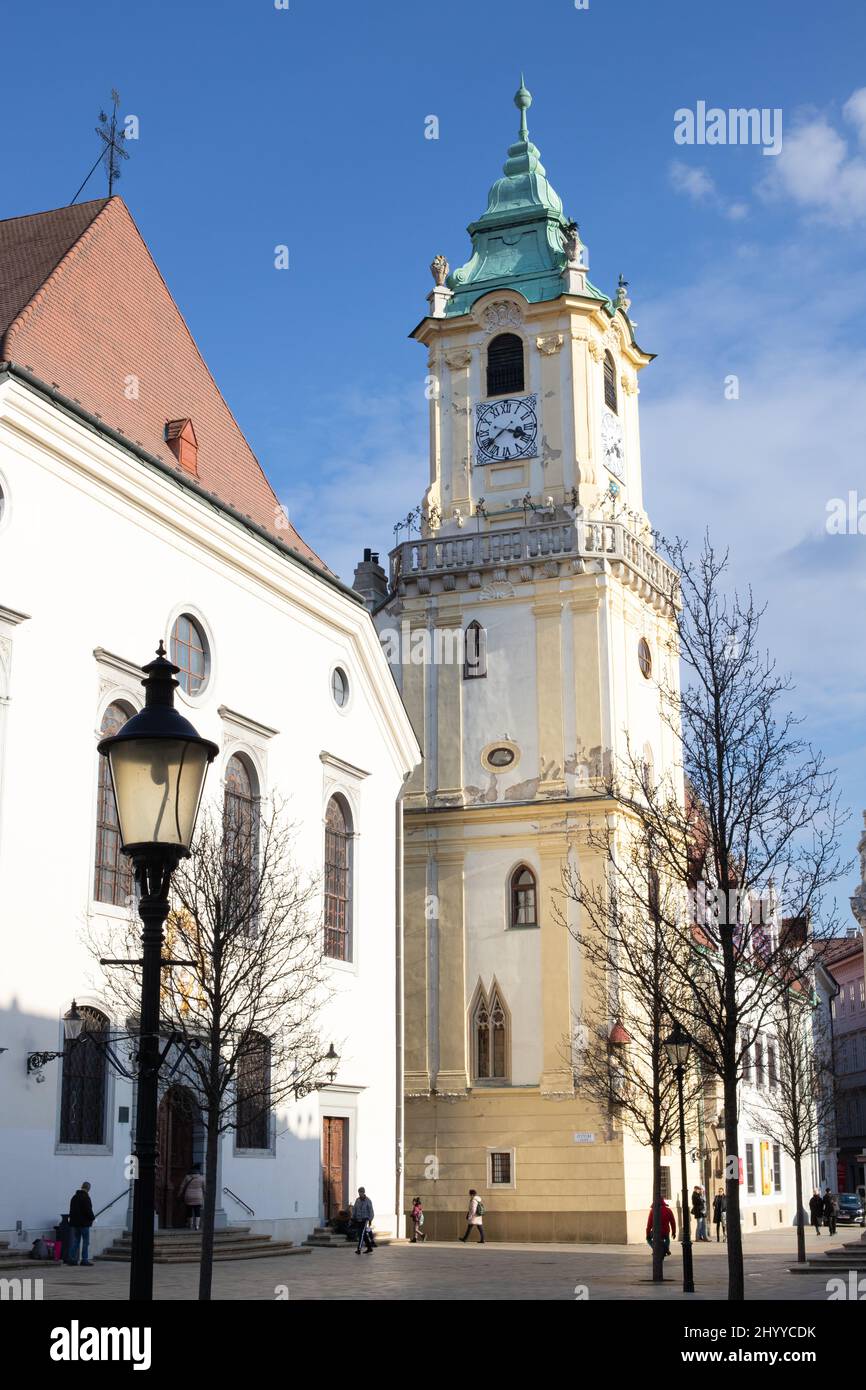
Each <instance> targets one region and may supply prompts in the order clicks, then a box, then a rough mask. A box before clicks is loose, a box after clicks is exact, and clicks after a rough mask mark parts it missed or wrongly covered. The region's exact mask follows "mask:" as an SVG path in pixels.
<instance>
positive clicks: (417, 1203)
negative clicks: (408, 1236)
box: [412, 1197, 427, 1245]
mask: <svg viewBox="0 0 866 1390" xmlns="http://www.w3.org/2000/svg"><path fill="white" fill-rule="evenodd" d="M426 1239H427V1236H426V1234H425V1231H424V1208H423V1207H422V1205H421V1198H420V1197H416V1198H415V1200H414V1201H413V1203H412V1244H413V1245H417V1243H418V1241H419V1240H426Z"/></svg>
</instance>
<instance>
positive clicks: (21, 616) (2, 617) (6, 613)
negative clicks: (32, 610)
mask: <svg viewBox="0 0 866 1390" xmlns="http://www.w3.org/2000/svg"><path fill="white" fill-rule="evenodd" d="M29 620H30V614H29V613H19V612H18V611H17V609H15V608H4V607H3V605H2V604H0V623H7V624H8V625H9V627H17V626H18V624H19V623H26V622H29Z"/></svg>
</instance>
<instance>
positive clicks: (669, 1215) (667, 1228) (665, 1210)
mask: <svg viewBox="0 0 866 1390" xmlns="http://www.w3.org/2000/svg"><path fill="white" fill-rule="evenodd" d="M661 1219H662V1237H663V1243H664V1252H665V1254H666V1255H669V1254H670V1253H671V1236H675V1235H676V1233H677V1218H676V1217H675V1216H674V1214H673V1212H672V1211H671V1209H670V1207H669V1206H668V1204H667V1202H666V1201H665V1199H664V1197H662V1207H661ZM646 1241H647V1245H650V1246H651V1245H652V1243H653V1209H652V1207H650V1209H649V1216H648V1217H647V1223H646Z"/></svg>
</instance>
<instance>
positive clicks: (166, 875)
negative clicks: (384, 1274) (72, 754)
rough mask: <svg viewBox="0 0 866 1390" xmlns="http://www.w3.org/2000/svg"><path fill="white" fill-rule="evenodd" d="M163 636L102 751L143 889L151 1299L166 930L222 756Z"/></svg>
mask: <svg viewBox="0 0 866 1390" xmlns="http://www.w3.org/2000/svg"><path fill="white" fill-rule="evenodd" d="M179 669H180V668H179V667H177V666H174V665H172V663H171V662H170V661H168V660H167V658H166V655H165V647H164V646H163V644H162V642H160V644H159V647H158V649H157V654H156V660H155V661H151V662H150V663H149V665H147V666H145V667H144V672H145V679H144V681H142V684H143V686H144V689H145V692H146V702H145V707H144V709H143V710H141V711H140V712H139V713H138V714H136V715H133V717H132V718H131V719H128V720H127V722H126V723H125V724H124V725H123V727H122V728H121V729H120V730H119V731H118V732H117V733H116V734H115V735H114V736H113V737H111V738H104V739H103V740H102V742H101V743H100V744H99V751H100V753H102V754H103V756H104V757H107V758H108V765H109V768H110V770H111V782H112V786H113V787H114V798H115V801H116V803H117V818H118V821H119V823H120V838H121V848H122V850H123V853H124V854H127V855H129V857H130V859H131V860H132V862H133V865H134V869H135V878H136V882H137V884H138V887H139V891H140V894H141V896H140V898H139V903H138V911H139V916H140V917H141V922H142V928H141V945H142V956H141V961H140V962H138V963H139V964H140V965H141V967H142V977H141V1022H140V1040H139V1049H138V1097H137V1112H136V1124H135V1159H136V1165H135V1172H136V1177H135V1188H134V1191H133V1206H132V1212H133V1215H132V1265H131V1270H130V1281H129V1296H130V1299H132V1300H134V1301H137V1302H149V1301H150V1300H151V1299H152V1297H153V1216H154V1197H155V1192H156V1126H157V1101H158V1084H159V1069H160V1065H161V1062H162V1058H161V1056H160V1049H159V1022H160V1019H159V997H160V972H161V970H162V967H163V966H164V965H166V964H171V963H172V962H167V961H164V960H163V959H162V929H163V925H164V923H165V919H166V917H167V916H168V913H169V902H168V891H169V885H170V883H171V876H172V874H173V872H174V870H175V869H176V868H177V865H178V863H179V862H180V860H181V859H182V858H183V857H184V856H186V855H188V854H189V848H190V843H191V841H192V837H193V831H194V830H195V822H196V817H197V815H198V808H199V804H200V802H201V796H202V791H203V789H204V781H205V776H206V774H207V769H208V764H209V763H210V762H212V761H213V759H214V758H215V757H216V754H217V753H218V752H219V749H218V748H217V745H216V744H215V743H211V742H209V741H208V740H207V739H204V738H200V737H199V735H198V734H197V733H196V731H195V729H194V728H193V726H192V724H190V723H189V721H188V720H186V719H184V717H183V716H182V715H181V714H179V713H178V711H177V710H176V709H175V708H174V689H175V686H176V685H177V681H176V680H175V676H176V674H177V672H178V670H179Z"/></svg>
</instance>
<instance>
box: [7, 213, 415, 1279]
mask: <svg viewBox="0 0 866 1390" xmlns="http://www.w3.org/2000/svg"><path fill="white" fill-rule="evenodd" d="M0 259H2V260H3V263H4V268H5V269H7V270H8V269H9V268H11V269H12V271H13V272H14V273H13V274H8V273H7V274H5V275H3V276H2V277H0V282H2V284H3V294H2V295H0V320H2V322H0V332H2V351H0V357H2V359H3V365H2V367H0V600H2V603H0V955H2V963H0V1047H2V1049H3V1051H2V1056H0V1152H2V1160H0V1167H2V1179H3V1180H2V1183H0V1238H4V1239H7V1240H11V1241H12V1242H13V1243H15V1242H16V1241H20V1240H22V1239H23V1238H24V1237H25V1233H26V1235H27V1236H29V1237H31V1238H32V1237H33V1236H35V1235H38V1234H40V1233H41V1232H43V1231H46V1230H48V1231H50V1230H51V1229H52V1228H53V1226H54V1224H55V1222H56V1221H57V1220H58V1219H59V1217H60V1215H61V1213H62V1212H65V1211H67V1210H68V1202H69V1197H70V1195H71V1194H72V1193H73V1192H74V1191H75V1190H76V1188H77V1187H78V1186H79V1185H80V1183H81V1182H82V1180H84V1179H87V1180H89V1181H90V1182H91V1184H92V1198H93V1203H94V1207H95V1208H96V1209H97V1210H102V1209H103V1208H105V1210H104V1211H103V1214H102V1215H101V1216H100V1217H99V1219H98V1222H97V1226H96V1228H95V1233H94V1234H95V1249H96V1250H97V1251H98V1250H99V1249H101V1248H102V1247H104V1246H105V1245H107V1244H109V1243H110V1242H111V1240H112V1239H113V1238H114V1236H116V1235H117V1234H119V1233H120V1232H122V1231H123V1229H124V1228H125V1227H126V1226H127V1224H128V1210H129V1197H130V1187H129V1183H128V1181H127V1176H128V1155H129V1154H130V1152H131V1146H132V1145H131V1134H132V1132H133V1128H134V1119H135V1086H134V1084H133V1082H131V1081H130V1080H128V1079H126V1078H125V1077H123V1076H122V1075H119V1074H117V1072H116V1071H115V1069H114V1068H113V1067H112V1066H111V1065H110V1064H108V1063H107V1062H106V1061H105V1060H104V1058H102V1057H101V1055H100V1053H99V1052H98V1051H97V1050H96V1049H93V1048H92V1047H90V1046H89V1045H88V1046H87V1047H84V1048H79V1049H78V1051H75V1052H70V1051H69V1049H68V1048H66V1049H65V1046H64V1042H63V1028H62V1022H61V1020H62V1016H63V1014H64V1013H65V1012H66V1011H67V1010H68V1009H69V1007H70V1004H71V1001H72V1000H73V999H74V1000H75V1001H76V1002H77V1005H78V1007H79V1009H80V1010H81V1011H82V1012H83V1013H84V1014H85V1016H86V1019H87V1023H88V1027H90V1028H92V1029H94V1030H96V1031H97V1032H100V1033H103V1034H112V1033H114V1032H115V1031H118V1030H119V1031H120V1032H123V1030H124V1027H125V1022H124V1020H122V1019H118V1018H115V1017H112V1014H111V1007H110V1005H109V1003H108V1002H107V1001H106V999H105V997H104V995H103V994H102V993H101V991H100V978H101V976H100V971H99V969H98V967H96V964H95V962H94V960H93V959H92V956H91V954H90V951H89V950H88V947H87V944H86V941H87V938H89V939H90V940H94V939H95V940H96V941H97V942H98V941H99V940H100V939H101V937H102V936H104V938H105V939H106V940H108V939H109V937H110V935H111V931H112V927H113V925H115V924H117V923H118V922H119V921H125V920H127V919H129V918H131V917H132V918H134V899H133V898H132V896H131V884H130V882H129V878H128V874H127V870H126V865H125V861H124V860H123V859H122V857H121V856H120V855H119V853H118V835H117V822H116V814H115V811H114V804H113V796H112V793H111V788H110V784H109V783H108V782H107V780H106V775H105V774H106V769H105V766H104V759H101V758H100V757H99V755H98V754H97V747H96V745H97V742H98V740H99V739H100V737H102V736H104V735H105V734H106V733H108V732H112V731H114V730H115V729H116V728H117V727H118V726H119V725H120V724H121V723H122V722H123V721H124V720H125V719H126V718H127V717H128V716H129V715H130V714H131V713H133V712H134V711H136V710H137V709H139V708H140V707H141V704H142V690H141V670H140V667H141V665H142V664H143V663H144V662H146V661H148V660H150V659H151V656H152V653H153V650H154V647H155V646H156V644H157V642H158V641H159V640H160V639H163V640H164V641H165V644H166V647H167V648H168V649H169V652H170V654H171V656H172V659H173V660H174V661H175V663H176V664H177V665H178V666H179V667H180V675H179V681H180V686H179V689H178V692H177V703H178V705H179V707H180V709H181V711H182V712H183V713H184V714H186V715H187V716H188V717H189V718H190V719H191V720H192V721H193V722H194V724H195V725H196V726H197V728H198V730H199V732H200V733H201V734H202V735H204V736H206V737H208V738H210V739H212V740H213V741H214V742H215V743H217V744H218V745H219V749H220V753H219V757H218V759H217V761H216V762H215V763H214V765H213V766H212V768H211V770H210V773H209V777H208V784H207V786H206V792H205V795H206V798H207V800H208V801H209V803H210V804H211V805H212V806H214V807H215V808H216V810H217V812H218V813H219V812H220V808H221V807H222V806H224V805H225V806H229V804H230V805H231V806H232V808H234V810H236V809H237V807H238V806H242V807H243V808H245V813H246V811H247V810H249V811H250V813H251V814H254V813H255V811H254V808H257V807H264V806H266V805H267V804H269V803H273V802H275V801H277V800H279V801H282V802H284V803H285V804H286V810H287V815H288V816H289V817H290V818H291V820H292V822H293V823H294V825H295V836H294V849H293V853H294V856H295V858H296V862H297V864H298V866H299V868H300V869H301V870H302V871H303V872H309V873H312V874H314V875H316V876H317V878H318V879H319V880H324V881H323V882H322V885H321V893H320V895H319V901H318V905H317V907H316V909H315V910H316V912H317V913H320V914H321V916H322V918H323V936H322V949H323V952H324V954H325V957H326V970H327V974H328V979H329V984H330V987H331V997H330V998H329V1000H328V1001H327V1003H326V1004H325V1005H324V1008H323V1012H322V1014H321V1017H320V1030H321V1032H322V1034H323V1036H324V1037H326V1038H328V1039H331V1040H332V1041H333V1043H334V1046H335V1050H336V1052H337V1053H338V1054H339V1064H338V1067H337V1069H336V1072H335V1075H334V1077H333V1080H332V1082H331V1083H330V1084H328V1085H326V1086H325V1088H324V1089H322V1090H318V1091H313V1092H312V1093H311V1094H308V1095H306V1096H300V1097H299V1098H297V1099H290V1100H289V1101H286V1102H285V1103H281V1104H280V1105H279V1106H275V1107H274V1109H273V1111H272V1112H271V1113H268V1114H267V1115H266V1116H265V1117H264V1122H263V1123H252V1124H250V1125H248V1126H246V1127H245V1128H244V1131H243V1132H242V1133H241V1132H239V1131H238V1130H235V1131H234V1132H231V1133H228V1134H226V1135H224V1136H223V1138H222V1140H221V1159H220V1174H219V1193H218V1198H217V1220H218V1224H221V1225H225V1224H238V1223H240V1224H244V1225H250V1226H252V1227H253V1229H254V1230H255V1231H258V1232H262V1233H268V1234H272V1235H274V1236H279V1237H281V1238H288V1239H293V1240H299V1239H303V1238H304V1237H305V1236H307V1235H308V1234H309V1233H310V1231H311V1230H312V1228H313V1227H314V1226H315V1225H318V1224H320V1223H321V1222H322V1220H323V1219H326V1218H327V1217H328V1216H329V1215H331V1214H333V1213H334V1211H335V1210H336V1209H337V1208H339V1207H341V1206H345V1204H346V1202H347V1201H348V1200H349V1198H350V1197H351V1195H352V1189H353V1188H355V1187H356V1186H357V1185H358V1184H365V1185H366V1187H367V1189H368V1190H369V1192H370V1193H371V1195H372V1196H373V1199H374V1202H375V1205H376V1209H377V1214H378V1216H379V1222H380V1225H381V1227H382V1228H384V1229H389V1230H392V1231H394V1230H397V1229H398V1228H399V1220H400V1212H401V1210H402V1205H403V1203H402V1196H401V1157H400V1154H401V1139H402V1094H401V1093H402V1084H401V1083H402V1078H401V1074H400V1071H399V1064H400V1050H399V1047H398V1039H399V1037H400V1036H401V1030H402V1023H401V1017H400V1013H401V992H400V953H401V944H400V921H399V913H398V908H397V904H398V885H399V865H398V850H399V835H398V817H397V810H398V800H399V796H400V793H401V790H402V787H403V784H404V779H405V778H406V776H407V774H408V773H409V772H410V770H411V769H412V767H413V766H414V764H415V762H416V761H417V759H418V756H419V751H418V748H417V744H416V741H415V739H414V736H413V733H412V729H411V726H410V724H409V722H408V719H407V717H406V715H405V713H404V710H403V708H402V705H401V702H400V699H399V695H398V692H397V690H396V688H395V685H394V681H393V678H392V675H391V672H390V670H389V668H388V664H387V661H386V659H385V657H384V655H383V653H382V650H381V646H380V643H379V641H378V639H377V635H376V632H375V629H374V626H373V623H372V622H371V620H370V616H369V614H368V612H367V610H366V609H365V607H364V605H363V603H362V602H361V601H360V600H359V598H358V596H357V595H356V594H355V593H353V592H352V591H351V590H350V589H348V588H346V587H345V586H344V585H342V584H341V583H340V582H339V581H338V580H337V579H336V578H335V577H334V575H332V574H331V573H330V571H329V570H328V569H327V567H326V566H325V565H324V564H323V563H322V562H321V560H319V558H318V557H317V556H316V555H314V554H313V552H312V551H311V550H310V549H309V547H307V546H306V545H305V544H304V542H303V541H302V540H301V538H300V537H299V536H298V535H297V533H296V532H295V531H294V530H293V528H292V527H291V526H290V525H289V523H288V521H287V519H286V517H285V515H284V513H283V511H282V508H281V507H280V506H279V504H278V502H277V500H276V498H275V496H274V494H273V492H272V490H271V488H270V486H269V484H268V483H267V480H266V479H265V476H264V474H263V472H262V470H261V468H260V466H259V464H258V462H257V461H256V459H255V458H254V456H253V455H252V453H251V451H250V449H249V447H248V445H247V444H246V441H245V440H244V438H243V435H242V434H241V432H240V430H239V428H238V426H237V424H236V422H235V421H234V419H233V418H232V416H231V414H230V412H229V410H228V408H227V406H226V405H225V402H224V401H223V399H222V397H221V395H220V393H219V391H218V389H217V387H216V385H215V383H214V382H213V380H212V378H211V377H210V375H209V373H208V372H207V369H206V367H205V365H204V362H203V361H202V359H201V357H200V355H199V353H198V351H197V349H196V347H195V344H194V343H193V341H192V339H191V338H190V336H189V333H188V331H187V329H186V327H185V325H184V324H183V321H182V319H181V318H180V315H179V313H178V311H177V309H176V307H175V305H174V303H173V301H172V300H171V298H170V296H169V294H168V292H167V290H166V288H165V286H164V284H163V282H162V280H161V277H160V276H159V274H158V271H157V270H156V267H155V266H154V265H153V263H152V261H151V259H150V256H149V253H148V251H147V248H146V247H145V246H144V243H143V242H142V240H141V238H140V236H139V234H138V232H137V230H136V229H135V226H134V224H133V222H132V219H131V218H130V216H129V213H128V212H127V210H126V208H125V206H124V205H123V203H122V202H121V200H120V199H118V198H113V199H110V200H108V201H106V202H104V203H98V204H85V205H79V206H77V207H75V208H71V209H66V210H60V211H59V212H58V213H49V214H41V215H37V216H36V217H32V218H20V219H15V220H14V223H5V224H0ZM4 295H5V301H4ZM325 887H327V893H325V891H324V890H325ZM383 981H387V986H386V987H383V985H382V982H383ZM374 988H375V991H376V1008H375V1009H371V1008H370V1007H369V997H370V993H371V991H372V990H373V989H374ZM64 1050H65V1051H66V1055H65V1056H61V1057H59V1058H56V1059H52V1060H44V1061H42V1062H41V1063H35V1064H33V1065H30V1066H28V1059H30V1058H31V1054H34V1053H37V1052H60V1053H64ZM182 1090H183V1088H182V1087H178V1086H176V1085H175V1086H172V1085H169V1084H168V1083H166V1085H165V1086H164V1088H163V1095H162V1100H161V1104H160V1146H161V1147H160V1175H159V1180H158V1181H159V1193H158V1208H157V1218H158V1220H159V1223H160V1225H163V1226H171V1225H176V1224H179V1222H180V1221H182V1219H183V1211H182V1210H179V1204H178V1202H177V1193H176V1182H177V1181H179V1178H180V1176H181V1175H182V1173H183V1170H184V1169H185V1168H187V1167H188V1165H189V1164H190V1163H191V1162H193V1161H196V1160H200V1159H201V1157H202V1151H203V1142H204V1134H203V1127H202V1123H201V1116H200V1114H197V1113H195V1112H194V1110H193V1111H192V1112H191V1110H190V1107H189V1104H188V1097H185V1096H183V1095H182V1094H180V1092H181V1091H182Z"/></svg>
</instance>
